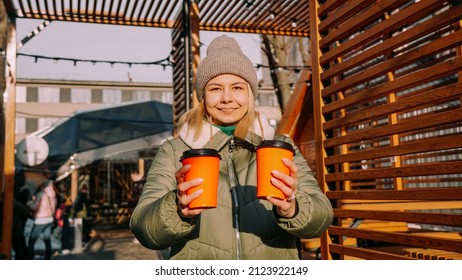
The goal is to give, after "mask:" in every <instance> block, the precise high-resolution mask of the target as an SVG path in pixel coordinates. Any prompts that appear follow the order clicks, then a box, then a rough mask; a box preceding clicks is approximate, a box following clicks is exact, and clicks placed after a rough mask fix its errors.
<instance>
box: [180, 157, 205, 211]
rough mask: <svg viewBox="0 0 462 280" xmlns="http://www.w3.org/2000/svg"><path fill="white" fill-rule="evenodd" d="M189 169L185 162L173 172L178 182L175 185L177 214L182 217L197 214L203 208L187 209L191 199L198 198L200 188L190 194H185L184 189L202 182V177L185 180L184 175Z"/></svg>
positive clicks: (200, 191) (189, 166)
mask: <svg viewBox="0 0 462 280" xmlns="http://www.w3.org/2000/svg"><path fill="white" fill-rule="evenodd" d="M190 169H191V165H189V164H187V165H184V166H182V167H181V168H180V169H178V171H177V172H176V173H175V176H176V181H177V183H178V186H177V193H176V197H177V204H178V215H180V217H182V218H186V219H189V218H192V217H194V216H196V215H199V214H200V213H201V212H202V211H204V209H189V207H188V205H189V203H190V202H191V201H193V200H194V199H196V198H198V197H199V196H200V195H201V194H202V190H201V189H200V190H197V191H195V192H193V193H192V194H190V195H187V194H186V191H187V190H189V189H190V188H192V187H195V186H198V185H200V184H202V182H203V181H204V179H202V178H195V179H192V180H191V181H187V182H186V181H185V180H184V175H185V174H186V173H187V172H188V171H189V170H190Z"/></svg>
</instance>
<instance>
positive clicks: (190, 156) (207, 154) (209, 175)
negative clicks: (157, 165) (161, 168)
mask: <svg viewBox="0 0 462 280" xmlns="http://www.w3.org/2000/svg"><path fill="white" fill-rule="evenodd" d="M220 159H221V157H220V154H218V151H217V150H215V149H205V148H204V149H193V150H187V151H185V152H183V155H182V156H181V157H180V161H181V163H182V164H183V165H187V164H190V165H191V169H190V170H189V171H188V172H187V173H186V174H185V180H186V181H190V180H192V179H195V178H202V179H203V180H204V181H203V182H202V183H201V184H200V185H198V186H195V187H192V188H190V189H188V190H187V191H186V194H187V195H190V194H191V193H193V192H195V191H197V190H199V189H202V194H201V195H200V196H199V197H198V198H196V199H194V200H193V201H191V202H190V203H189V205H188V207H189V208H190V209H195V208H215V207H217V194H218V175H219V173H220Z"/></svg>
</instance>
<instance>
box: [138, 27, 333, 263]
mask: <svg viewBox="0 0 462 280" xmlns="http://www.w3.org/2000/svg"><path fill="white" fill-rule="evenodd" d="M195 85H196V91H197V98H198V101H199V102H200V103H199V105H198V106H197V107H195V108H193V109H191V110H189V111H188V112H186V114H185V115H183V116H182V117H181V120H180V124H179V127H178V129H179V130H178V132H177V133H176V134H175V135H177V137H175V138H173V139H170V140H167V141H165V142H164V143H163V144H162V145H161V147H160V148H159V150H158V152H157V154H156V157H155V159H154V161H153V163H152V165H151V167H150V170H149V172H148V174H147V178H146V183H145V185H144V188H143V192H142V194H141V197H140V200H139V202H138V204H137V206H136V208H135V209H134V212H133V214H132V216H131V220H130V227H131V230H132V232H133V234H134V235H135V237H136V238H137V239H138V240H139V241H140V243H141V244H142V245H144V246H145V247H147V248H151V249H156V250H159V249H165V248H169V247H170V248H171V251H170V258H171V259H299V258H300V254H299V253H300V252H299V241H300V238H311V237H317V236H319V235H321V233H323V232H324V231H325V230H326V229H327V227H328V226H329V225H330V224H331V222H332V220H333V210H332V206H331V204H330V202H329V200H328V199H327V197H326V196H325V195H324V194H323V192H322V191H321V189H320V188H319V186H318V184H317V182H316V180H315V178H314V177H313V174H312V172H311V170H310V168H309V167H308V165H307V162H306V161H305V159H304V158H303V156H302V154H301V153H300V151H299V149H298V148H297V147H296V146H295V145H294V143H293V141H292V140H291V139H290V138H289V137H286V136H282V135H278V136H275V135H274V130H273V128H272V127H271V126H270V125H269V123H268V120H267V119H266V118H265V117H264V116H263V115H262V114H259V113H258V112H256V110H255V99H256V97H257V95H258V79H257V74H256V70H255V67H254V66H253V64H252V62H251V61H250V59H249V58H248V57H247V56H245V55H244V54H243V53H242V51H241V49H240V46H239V45H238V43H237V42H236V40H235V39H233V38H230V37H228V36H226V35H223V36H220V37H217V38H215V39H214V40H213V41H212V42H211V44H210V45H209V47H208V49H207V56H206V57H205V58H204V59H203V60H202V62H201V63H200V65H199V67H198V69H197V74H196V80H195ZM271 139H278V140H283V141H286V142H288V143H290V144H291V145H292V146H293V148H294V149H295V156H294V158H293V160H289V159H284V160H283V162H284V165H285V166H286V167H287V168H288V169H289V170H290V174H289V175H284V174H282V173H281V172H277V171H276V172H274V171H273V173H272V175H273V179H272V182H273V184H274V185H275V186H276V187H277V188H279V189H280V190H281V191H282V192H283V193H284V194H285V196H286V198H287V199H276V198H273V197H267V199H265V200H260V199H258V198H257V197H256V155H255V147H256V146H258V145H259V144H260V142H261V141H262V140H271ZM210 147H212V148H214V149H216V150H217V151H219V153H220V156H221V161H220V174H219V186H218V206H217V207H216V208H212V209H190V208H189V207H188V205H189V203H190V202H191V201H192V200H194V199H195V198H197V197H199V196H200V195H201V191H200V190H199V191H196V192H194V193H192V194H190V195H187V194H186V191H187V190H188V189H189V188H191V187H194V186H198V185H200V184H201V182H202V180H203V179H202V178H195V179H192V180H190V181H185V179H184V175H185V174H186V173H187V172H188V171H189V169H190V166H189V165H185V166H182V164H181V162H180V157H181V156H182V154H183V152H184V151H186V150H190V149H196V148H210ZM204 168H206V167H204Z"/></svg>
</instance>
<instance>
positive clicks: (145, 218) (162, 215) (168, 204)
mask: <svg viewBox="0 0 462 280" xmlns="http://www.w3.org/2000/svg"><path fill="white" fill-rule="evenodd" d="M175 161H176V159H175V157H174V152H173V147H172V145H171V143H170V142H169V141H166V142H164V143H163V144H162V145H161V147H160V148H159V150H158V152H157V154H156V156H155V158H154V161H153V162H152V165H151V167H150V169H149V172H148V174H147V178H146V183H145V185H144V187H143V191H142V193H141V196H140V199H139V201H138V204H137V205H136V207H135V209H134V211H133V214H132V216H131V218H130V228H131V230H132V232H133V234H134V235H135V237H136V238H137V239H138V241H139V242H140V243H141V244H142V245H143V246H145V247H147V248H150V249H155V250H160V249H165V248H168V247H169V246H171V245H173V244H174V243H176V242H178V241H179V240H182V239H184V238H185V237H186V235H188V234H189V233H190V232H191V231H192V230H193V228H194V220H190V221H185V220H182V219H181V218H180V216H179V215H178V212H177V204H176V187H177V182H176V178H175V172H176V171H177V165H175Z"/></svg>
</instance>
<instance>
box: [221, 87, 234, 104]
mask: <svg viewBox="0 0 462 280" xmlns="http://www.w3.org/2000/svg"><path fill="white" fill-rule="evenodd" d="M221 99H222V100H223V102H229V101H231V100H232V92H231V89H229V88H224V89H223V95H222V97H221Z"/></svg>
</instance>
